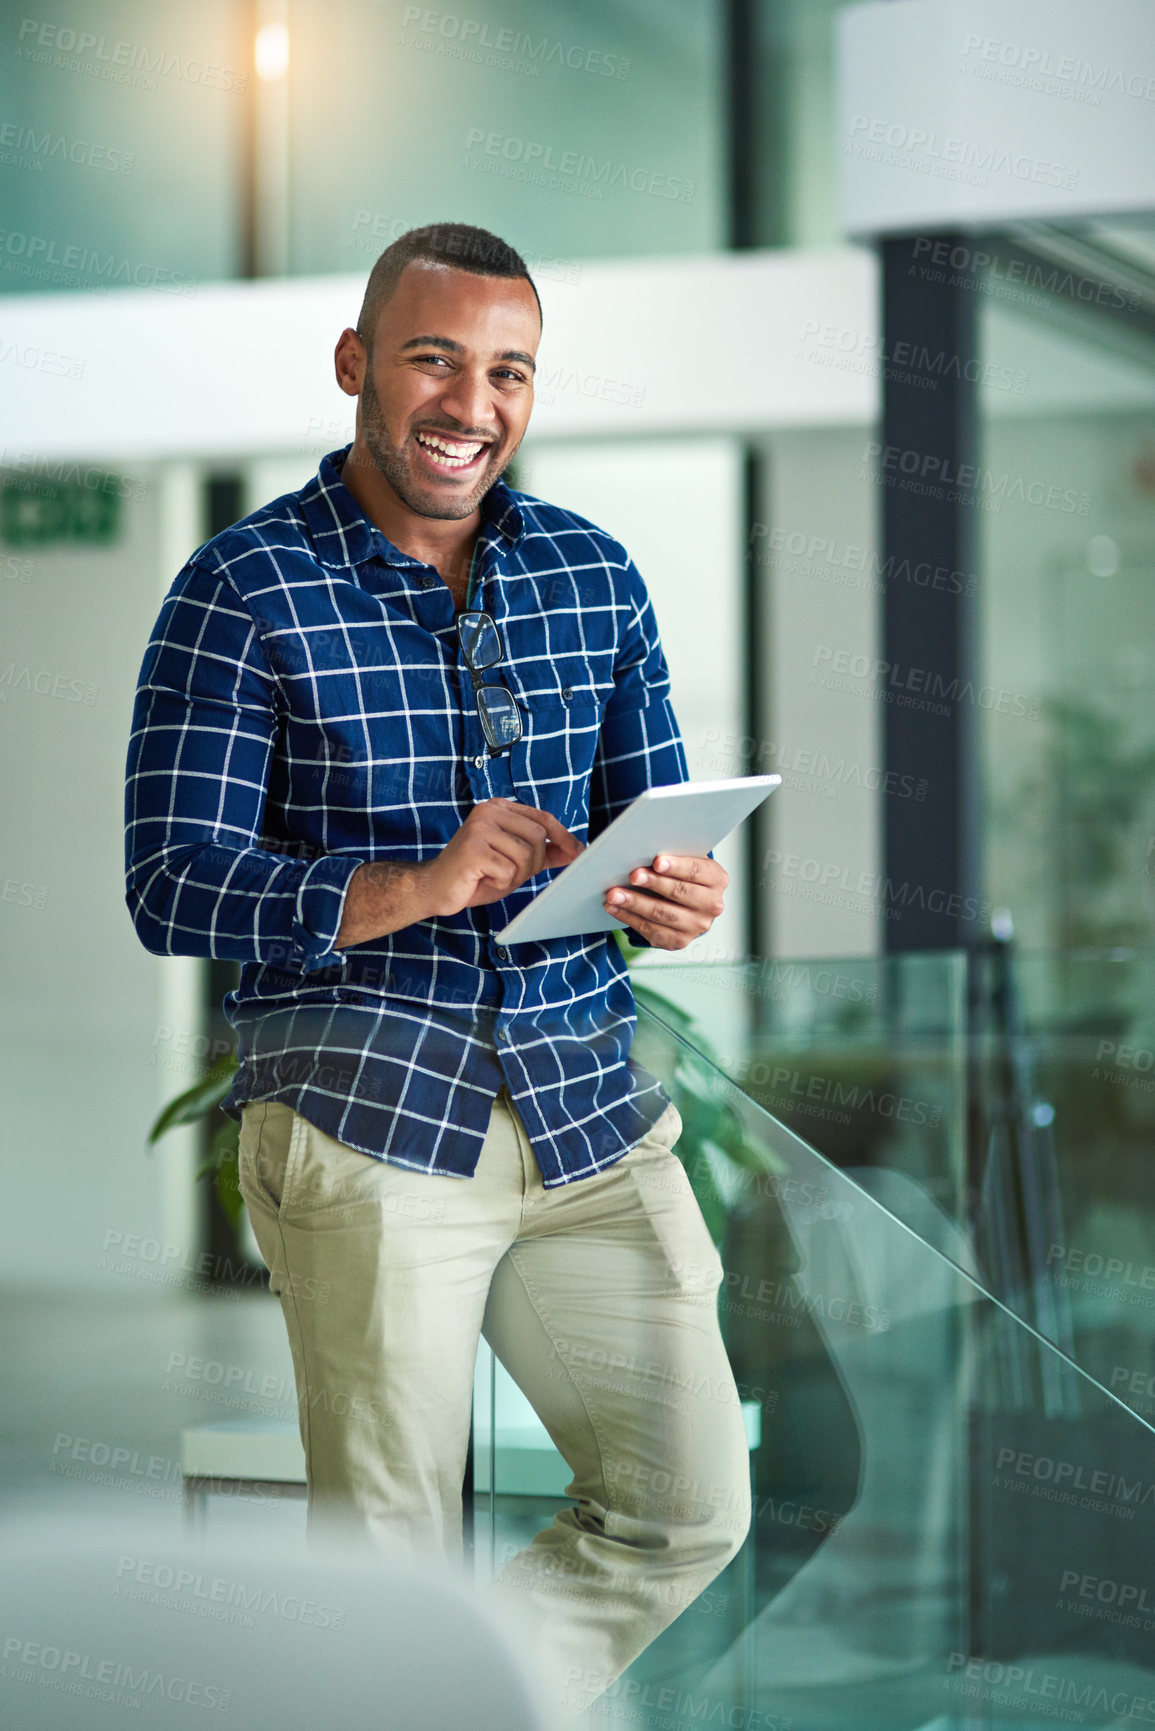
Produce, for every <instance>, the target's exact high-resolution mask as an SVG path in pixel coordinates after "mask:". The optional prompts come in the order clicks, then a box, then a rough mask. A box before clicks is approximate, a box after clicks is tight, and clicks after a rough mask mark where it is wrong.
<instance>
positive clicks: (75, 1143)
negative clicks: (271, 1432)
mask: <svg viewBox="0 0 1155 1731" xmlns="http://www.w3.org/2000/svg"><path fill="white" fill-rule="evenodd" d="M131 486H132V489H133V491H134V492H135V493H138V494H139V495H140V496H139V497H129V498H126V499H125V500H124V502H123V506H122V510H123V526H124V532H123V537H122V539H121V540H120V541H119V542H118V543H117V544H116V545H114V546H110V547H108V548H103V547H64V546H53V547H51V548H48V549H46V550H45V551H43V552H36V553H33V552H30V551H28V550H26V549H23V548H13V547H10V546H6V547H3V548H2V549H0V572H2V573H3V582H2V587H0V606H2V609H3V619H4V627H3V638H2V643H3V647H2V648H0V753H2V757H3V764H4V770H3V777H4V823H3V826H2V829H0V955H2V964H0V967H2V973H3V981H4V992H3V998H2V1000H0V1071H2V1074H3V1101H4V1110H3V1114H2V1118H0V1137H2V1143H0V1147H2V1156H0V1164H2V1170H3V1183H4V1208H3V1210H0V1274H2V1277H3V1278H5V1279H9V1280H20V1281H24V1282H52V1283H55V1284H65V1285H77V1286H94V1285H119V1286H120V1287H121V1289H122V1290H123V1289H124V1288H125V1286H126V1285H127V1286H129V1289H131V1290H134V1291H136V1290H139V1292H140V1293H141V1296H142V1298H143V1299H146V1300H147V1297H148V1295H150V1294H152V1293H155V1292H160V1291H163V1290H164V1284H163V1283H162V1282H161V1281H159V1280H158V1279H156V1278H154V1276H156V1275H158V1274H160V1273H162V1272H166V1271H167V1272H168V1273H169V1274H170V1275H171V1274H173V1272H174V1270H175V1269H177V1268H178V1267H179V1265H180V1264H181V1263H183V1262H186V1261H189V1260H191V1259H195V1254H196V1250H197V1246H196V1243H195V1229H194V1215H193V1193H192V1189H191V1180H190V1176H189V1159H190V1151H189V1147H188V1141H187V1137H186V1138H185V1139H184V1140H183V1141H182V1140H181V1138H180V1137H179V1136H178V1137H175V1138H174V1139H173V1140H172V1141H170V1142H167V1143H164V1144H162V1145H161V1147H160V1149H159V1150H158V1151H157V1152H156V1153H155V1154H153V1155H151V1156H150V1155H148V1154H147V1153H146V1149H145V1136H146V1133H147V1129H148V1126H149V1124H150V1122H151V1120H152V1118H153V1117H154V1116H155V1114H156V1112H157V1110H158V1109H159V1107H160V1105H161V1104H162V1102H163V1101H164V1100H166V1099H168V1098H169V1097H170V1096H171V1095H173V1094H176V1093H178V1092H180V1091H181V1089H183V1088H185V1087H188V1086H189V1085H190V1084H191V1082H192V1080H193V1079H194V1077H193V1075H192V1074H191V1073H190V1072H189V1069H188V1061H187V1058H185V1057H184V1055H183V1054H181V1053H180V1052H178V1050H177V1047H178V1041H177V1038H176V1036H177V1034H178V1033H179V1034H187V1035H190V1036H192V1035H195V1033H196V1032H197V1029H196V1025H195V1014H196V992H195V986H194V984H193V981H192V976H191V974H190V964H188V963H185V962H182V961H179V960H172V961H167V960H165V961H162V960H160V959H158V958H156V957H153V956H150V955H148V954H147V953H146V952H145V951H144V950H143V949H142V948H141V946H140V944H139V943H138V942H137V939H136V936H135V934H134V932H133V930H132V925H131V922H130V920H129V917H128V911H127V909H126V907H125V905H124V873H123V865H122V846H123V841H122V837H123V804H124V784H123V778H124V760H125V751H126V748H127V742H128V732H129V720H130V713H131V705H132V697H133V692H134V690H135V685H136V676H137V673H138V671H139V667H140V661H141V657H142V655H143V653H144V646H145V642H146V641H147V637H148V633H149V630H150V628H151V626H152V623H153V620H154V618H155V616H156V612H157V608H158V606H159V603H160V598H161V594H162V593H163V590H164V589H165V588H167V586H168V583H169V582H170V581H171V578H172V576H173V575H174V574H175V569H176V567H173V568H172V569H171V570H170V569H169V566H170V565H171V560H172V557H173V551H174V547H175V544H176V542H178V541H179V542H182V543H183V542H185V541H187V538H188V535H189V533H190V530H191V528H192V522H191V502H192V500H193V498H194V496H195V488H194V485H193V482H192V479H191V477H190V476H189V474H188V472H187V471H179V470H178V471H176V472H171V473H169V474H167V475H166V474H162V473H161V472H160V471H158V470H149V469H147V468H142V467H137V468H135V469H134V470H133V471H132V473H131ZM73 682H75V683H73ZM166 1027H169V1028H172V1030H173V1037H172V1038H167V1037H165V1035H164V1033H163V1030H164V1029H165V1028H166ZM174 1061H175V1063H176V1067H175V1068H168V1067H166V1066H167V1065H169V1064H172V1063H174ZM134 1234H135V1235H136V1236H137V1237H138V1238H140V1239H142V1240H149V1241H151V1243H150V1245H149V1246H147V1247H146V1246H143V1245H142V1246H141V1248H140V1249H139V1250H136V1251H133V1252H132V1253H130V1254H129V1255H128V1256H127V1257H126V1258H125V1265H126V1267H125V1271H123V1272H117V1270H116V1268H115V1267H114V1266H113V1265H112V1260H111V1258H112V1252H113V1250H114V1247H115V1246H116V1245H118V1244H119V1245H123V1244H124V1243H125V1241H126V1240H129V1239H130V1238H131V1235H134ZM117 1235H119V1237H118V1236H117ZM163 1245H171V1246H174V1247H175V1248H176V1250H177V1252H178V1253H177V1254H174V1255H169V1256H168V1257H167V1259H166V1258H164V1257H163V1256H162V1254H161V1246H163ZM153 1247H155V1252H156V1253H155V1255H154V1254H153ZM142 1252H143V1253H142ZM177 1277H178V1278H179V1274H178V1276H177Z"/></svg>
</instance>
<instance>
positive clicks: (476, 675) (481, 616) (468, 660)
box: [457, 611, 522, 757]
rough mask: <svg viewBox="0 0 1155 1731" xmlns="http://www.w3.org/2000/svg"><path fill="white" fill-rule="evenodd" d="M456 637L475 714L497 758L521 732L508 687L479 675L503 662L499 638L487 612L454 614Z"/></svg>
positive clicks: (516, 711)
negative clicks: (467, 673)
mask: <svg viewBox="0 0 1155 1731" xmlns="http://www.w3.org/2000/svg"><path fill="white" fill-rule="evenodd" d="M457 636H458V641H459V642H460V644H461V653H462V654H463V655H464V657H465V665H466V667H468V669H469V677H470V678H471V679H472V681H473V696H474V700H475V702H476V704H477V715H478V719H479V720H480V722H481V731H482V733H484V735H485V743H486V745H487V746H488V747H489V755H490V757H500V756H501V754H502V752H503V751H508V750H509V749H510V747H511V746H514V745H516V744H517V742H518V740H519V739H520V738H521V733H522V727H521V712H520V710H519V709H518V707H517V704H516V703H515V702H514V698H513V693H512V692H511V691H510V690H509V688H508V686H505V685H487V684H486V683H485V681H484V680H483V678H482V674H484V673H488V672H489V671H490V670H491V669H492V668H494V667H500V666H501V665H502V663H503V662H504V661H505V650H504V649H503V648H502V645H501V637H500V635H499V633H498V629H497V626H496V624H495V623H494V621H493V618H492V617H491V615H490V614H488V613H479V612H475V611H469V612H466V613H459V614H458V616H457Z"/></svg>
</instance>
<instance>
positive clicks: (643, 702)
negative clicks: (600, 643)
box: [589, 561, 690, 841]
mask: <svg viewBox="0 0 1155 1731" xmlns="http://www.w3.org/2000/svg"><path fill="white" fill-rule="evenodd" d="M624 589H625V600H626V602H627V604H628V614H627V620H626V625H625V629H624V631H623V633H622V637H621V641H620V643H619V647H618V653H617V656H616V658H615V661H614V689H613V693H612V695H611V697H610V699H609V701H608V703H607V704H606V710H605V716H604V718H603V720H602V726H601V734H600V737H599V739H598V746H597V752H596V755H595V757H594V766H593V776H592V779H591V782H590V827H589V834H590V839H591V841H592V840H593V838H594V837H595V836H596V835H597V834H599V833H600V831H601V830H603V829H604V828H605V827H606V825H607V824H608V823H611V822H612V821H613V819H614V818H615V817H617V816H618V814H619V812H623V811H624V810H625V809H626V807H627V806H628V805H630V804H631V803H632V802H633V801H634V800H635V799H636V798H637V797H638V795H639V794H640V793H644V792H645V790H646V788H648V787H670V786H672V785H674V784H675V783H676V782H683V781H688V780H689V779H690V776H689V770H688V768H687V765H686V753H685V750H684V748H683V745H682V735H681V732H680V731H679V728H678V723H677V720H676V718H675V716H674V710H673V705H672V704H671V702H670V675H669V670H668V669H667V667H666V658H665V656H664V655H663V653H662V645H661V640H660V638H659V636H658V624H657V620H656V618H655V617H654V609H653V605H652V604H651V601H650V598H649V595H648V594H647V592H646V586H645V584H644V582H643V581H642V577H641V574H640V572H639V571H638V569H637V567H636V566H635V565H634V564H633V562H632V561H630V562H629V563H628V564H627V566H626V572H625V583H624Z"/></svg>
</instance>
